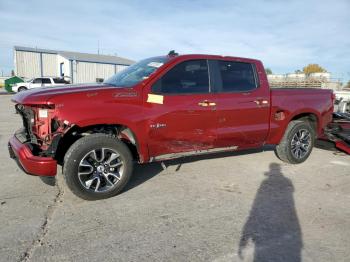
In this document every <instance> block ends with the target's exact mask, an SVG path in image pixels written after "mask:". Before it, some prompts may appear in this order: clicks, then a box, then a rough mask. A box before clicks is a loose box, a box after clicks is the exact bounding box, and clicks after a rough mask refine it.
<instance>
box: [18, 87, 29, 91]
mask: <svg viewBox="0 0 350 262" xmlns="http://www.w3.org/2000/svg"><path fill="white" fill-rule="evenodd" d="M25 90H27V88H26V87H25V86H21V87H19V88H18V92H22V91H25Z"/></svg>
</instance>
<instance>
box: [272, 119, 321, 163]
mask: <svg viewBox="0 0 350 262" xmlns="http://www.w3.org/2000/svg"><path fill="white" fill-rule="evenodd" d="M303 130H306V131H307V132H309V134H310V141H309V146H308V147H307V150H305V149H304V147H303V146H299V148H300V149H302V150H301V151H302V152H303V154H304V155H302V156H301V155H300V156H299V157H297V156H296V154H295V150H296V147H297V145H296V143H295V140H293V138H295V136H298V134H300V133H298V132H304V131H303ZM292 143H293V145H292ZM299 143H300V142H299ZM314 144H315V130H314V129H313V128H312V127H311V125H310V124H309V123H308V122H306V121H298V120H295V121H291V122H290V123H289V124H288V127H287V129H286V131H285V133H284V136H283V138H282V140H281V142H280V143H279V145H277V146H276V149H275V153H276V155H277V157H278V158H279V159H281V160H282V161H284V162H287V163H290V164H300V163H302V162H304V161H305V160H306V159H307V158H308V157H309V156H310V154H311V151H312V149H313V147H314ZM297 150H298V149H297ZM293 152H294V153H293ZM297 155H298V154H297Z"/></svg>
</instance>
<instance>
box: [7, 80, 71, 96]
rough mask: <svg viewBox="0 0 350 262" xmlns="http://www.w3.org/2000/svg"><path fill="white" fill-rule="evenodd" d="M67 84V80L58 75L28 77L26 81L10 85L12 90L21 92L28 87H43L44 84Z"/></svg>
mask: <svg viewBox="0 0 350 262" xmlns="http://www.w3.org/2000/svg"><path fill="white" fill-rule="evenodd" d="M66 84H69V82H68V81H66V80H64V79H63V78H59V77H38V78H33V79H30V80H29V81H28V82H21V83H17V84H14V85H13V86H12V91H13V92H16V93H17V92H21V91H25V90H28V89H33V88H38V87H44V86H59V85H66Z"/></svg>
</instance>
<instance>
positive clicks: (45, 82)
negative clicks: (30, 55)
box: [43, 78, 51, 84]
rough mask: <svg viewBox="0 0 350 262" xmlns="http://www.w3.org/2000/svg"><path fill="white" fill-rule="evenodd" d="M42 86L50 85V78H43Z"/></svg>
mask: <svg viewBox="0 0 350 262" xmlns="http://www.w3.org/2000/svg"><path fill="white" fill-rule="evenodd" d="M43 84H51V80H50V78H43Z"/></svg>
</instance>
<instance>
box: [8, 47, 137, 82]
mask: <svg viewBox="0 0 350 262" xmlns="http://www.w3.org/2000/svg"><path fill="white" fill-rule="evenodd" d="M133 63H134V61H132V60H130V59H126V58H122V57H117V56H111V55H98V54H86V53H78V52H67V51H56V50H47V49H38V48H30V47H22V46H15V47H14V65H15V74H16V75H17V76H19V77H22V78H28V79H29V78H34V77H43V76H54V77H64V78H65V79H67V80H69V81H70V82H71V83H91V82H101V81H103V80H104V79H106V78H108V77H110V76H112V75H113V74H115V73H116V72H119V71H121V70H122V69H124V68H125V67H127V66H129V65H131V64H133Z"/></svg>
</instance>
